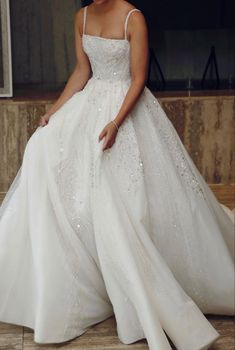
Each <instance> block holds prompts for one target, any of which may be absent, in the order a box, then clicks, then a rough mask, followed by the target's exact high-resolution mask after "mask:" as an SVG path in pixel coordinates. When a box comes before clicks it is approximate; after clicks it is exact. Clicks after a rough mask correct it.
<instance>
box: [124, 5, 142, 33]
mask: <svg viewBox="0 0 235 350" xmlns="http://www.w3.org/2000/svg"><path fill="white" fill-rule="evenodd" d="M134 11H139V12H141V11H140V10H139V9H132V10H130V11H129V12H128V14H127V16H126V20H125V26H124V30H125V40H126V39H127V24H128V20H129V17H130V15H131V13H132V12H134Z"/></svg>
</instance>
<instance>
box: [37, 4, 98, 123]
mask: <svg viewBox="0 0 235 350" xmlns="http://www.w3.org/2000/svg"><path fill="white" fill-rule="evenodd" d="M83 11H84V8H82V9H80V10H79V11H77V12H76V13H75V16H74V33H75V53H76V59H77V63H76V66H75V68H74V71H73V72H72V74H71V75H70V77H69V79H68V81H67V83H66V85H65V87H64V90H63V91H62V93H61V95H60V96H59V98H58V99H57V101H56V102H55V103H54V104H53V105H52V106H51V108H50V109H49V110H48V111H47V112H46V114H45V115H44V116H43V117H41V122H40V125H42V126H44V125H46V124H47V122H48V120H49V119H50V117H51V116H52V114H54V113H55V112H56V111H57V110H58V109H59V108H60V107H61V106H62V105H63V104H64V103H65V102H66V101H67V100H68V99H69V98H70V97H72V96H73V95H74V94H75V93H76V92H77V91H80V90H82V89H83V87H84V86H85V85H86V83H87V81H88V79H89V77H90V73H91V68H90V62H89V59H88V57H87V55H86V53H85V52H84V50H83V47H82V37H81V34H80V33H82V25H83ZM44 119H45V120H44Z"/></svg>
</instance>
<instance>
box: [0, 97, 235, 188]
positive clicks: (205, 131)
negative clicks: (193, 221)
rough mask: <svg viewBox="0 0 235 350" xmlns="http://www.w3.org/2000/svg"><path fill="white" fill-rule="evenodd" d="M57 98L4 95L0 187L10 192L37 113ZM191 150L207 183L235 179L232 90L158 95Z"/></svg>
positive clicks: (0, 106) (0, 118) (234, 100)
mask: <svg viewBox="0 0 235 350" xmlns="http://www.w3.org/2000/svg"><path fill="white" fill-rule="evenodd" d="M54 101H55V99H52V98H49V99H40V100H38V99H32V98H28V99H27V98H25V101H23V100H19V101H17V100H14V98H13V99H5V100H1V101H0V154H1V161H0V192H6V191H7V189H8V188H9V185H10V184H11V182H12V180H13V178H14V176H15V174H16V172H17V170H18V168H19V167H20V164H21V162H22V158H23V152H24V148H25V145H26V142H27V140H28V139H29V137H30V136H31V135H32V133H33V132H34V131H35V129H36V127H37V123H38V121H39V117H40V116H41V115H43V114H44V112H45V111H46V110H47V109H49V107H50V106H51V104H53V103H54ZM159 101H160V103H161V105H162V106H163V108H164V110H165V111H166V113H167V115H168V117H169V119H170V120H171V121H172V123H173V125H174V127H175V128H176V130H177V132H178V134H179V136H180V138H181V140H182V142H183V143H184V145H185V147H186V149H187V151H188V153H189V154H190V156H191V157H192V159H193V161H194V162H195V164H196V166H197V167H198V169H199V171H200V172H201V173H202V175H203V176H204V178H205V180H206V181H207V182H208V183H218V184H219V183H223V184H229V183H234V182H235V179H234V175H235V174H234V161H235V159H234V154H235V147H234V146H235V144H234V142H235V141H234V120H235V98H234V96H208V97H184V98H181V97H177V98H176V97H171V98H169V97H160V98H159Z"/></svg>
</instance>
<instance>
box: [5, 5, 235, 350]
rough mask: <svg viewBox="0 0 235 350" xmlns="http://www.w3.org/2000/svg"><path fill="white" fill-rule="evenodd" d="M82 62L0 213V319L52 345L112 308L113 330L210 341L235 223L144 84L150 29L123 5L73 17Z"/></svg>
mask: <svg viewBox="0 0 235 350" xmlns="http://www.w3.org/2000/svg"><path fill="white" fill-rule="evenodd" d="M75 44H76V55H77V65H76V67H75V69H74V72H73V73H72V75H71V76H70V78H69V79H68V82H67V84H66V86H65V89H64V91H63V92H62V94H61V95H60V97H59V98H58V100H57V101H56V102H55V104H54V105H53V106H52V107H51V109H50V110H49V111H48V112H47V113H46V114H45V115H43V116H42V117H41V119H40V122H39V126H38V128H37V129H36V130H35V132H34V133H33V135H32V136H31V137H30V139H29V141H28V143H27V145H26V147H25V152H24V157H23V161H22V165H21V167H20V169H19V170H18V172H17V174H16V176H15V179H14V181H13V182H12V184H11V186H10V188H9V190H8V192H7V194H6V197H5V198H4V200H3V203H2V206H1V210H0V214H1V220H0V281H1V284H0V321H2V322H7V323H12V324H18V325H24V326H27V327H30V328H32V329H33V330H34V341H35V342H37V343H60V342H64V341H66V340H70V339H73V338H75V337H78V336H80V335H82V334H83V333H84V332H86V330H87V329H88V328H89V327H90V326H92V325H94V324H96V323H98V322H100V321H102V320H105V319H107V318H108V317H110V316H112V315H115V318H116V324H117V333H118V337H119V339H120V340H121V341H122V342H123V343H125V344H130V343H133V342H135V341H137V340H139V339H142V338H146V340H147V342H148V346H149V349H151V350H157V349H158V350H169V349H171V346H170V344H169V342H168V339H167V335H168V336H169V338H170V339H171V340H172V342H173V343H174V345H175V346H176V348H177V349H178V350H202V349H208V348H209V347H210V345H211V344H212V343H214V342H215V341H216V340H217V339H218V337H219V336H220V334H219V333H218V332H217V331H216V329H215V328H214V327H213V326H212V325H211V324H210V322H209V321H208V320H207V318H206V316H205V314H220V315H234V314H235V312H234V225H233V222H232V220H231V217H230V216H229V215H230V214H231V212H230V211H229V209H228V208H227V207H224V206H223V205H222V204H221V203H219V202H218V201H217V199H216V197H215V196H214V194H213V193H212V191H211V190H210V188H209V187H208V185H207V183H206V182H205V180H204V179H203V177H202V175H201V174H200V173H199V171H198V170H197V168H196V166H195V165H194V163H193V161H192V160H191V158H190V156H189V154H188V153H187V151H186V149H185V147H184V145H183V144H182V142H181V140H180V138H179V136H178V134H177V132H176V130H175V129H174V127H173V125H172V123H171V122H170V121H169V119H168V118H167V116H166V114H165V112H164V110H163V109H162V108H161V106H160V104H159V102H158V101H157V99H156V98H155V97H154V96H153V94H152V93H151V92H150V90H149V89H148V88H147V87H146V86H145V82H146V72H147V63H148V33H147V27H146V23H145V19H144V16H143V14H142V13H141V11H140V10H139V9H136V8H134V7H133V6H132V5H131V4H130V3H128V2H126V1H124V0H94V1H93V2H92V4H91V5H89V6H86V7H83V8H81V9H80V10H79V11H78V12H77V13H76V15H75Z"/></svg>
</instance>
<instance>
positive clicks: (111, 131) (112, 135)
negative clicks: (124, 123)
mask: <svg viewBox="0 0 235 350" xmlns="http://www.w3.org/2000/svg"><path fill="white" fill-rule="evenodd" d="M117 132H118V129H117V127H116V126H115V124H114V123H113V122H109V123H108V124H107V125H106V126H105V127H104V129H103V130H102V131H101V133H100V135H99V142H100V141H101V140H102V139H103V138H104V137H105V140H104V143H103V146H102V150H103V151H104V150H105V149H107V148H111V147H112V145H113V144H114V142H115V139H116V135H117Z"/></svg>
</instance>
